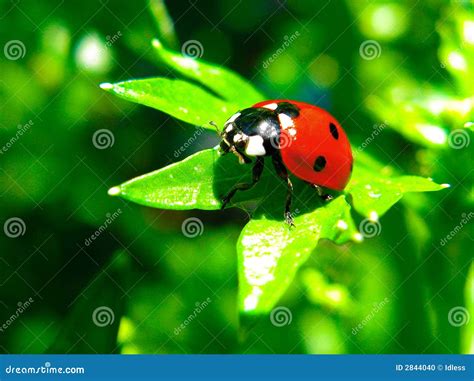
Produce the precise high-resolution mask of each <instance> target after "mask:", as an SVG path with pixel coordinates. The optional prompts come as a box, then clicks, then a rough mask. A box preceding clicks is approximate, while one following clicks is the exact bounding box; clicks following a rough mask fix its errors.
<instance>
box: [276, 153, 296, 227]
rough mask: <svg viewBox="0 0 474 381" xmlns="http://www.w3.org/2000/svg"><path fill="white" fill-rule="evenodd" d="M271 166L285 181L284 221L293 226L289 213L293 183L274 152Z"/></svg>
mask: <svg viewBox="0 0 474 381" xmlns="http://www.w3.org/2000/svg"><path fill="white" fill-rule="evenodd" d="M272 162H273V166H274V167H275V171H276V173H277V175H278V176H280V177H281V178H282V179H283V180H285V181H286V186H287V188H286V200H285V213H284V217H285V221H286V223H287V224H288V225H290V226H295V224H294V223H293V216H292V215H291V200H292V197H293V184H292V182H291V180H290V177H289V176H288V171H287V170H286V167H285V166H284V165H283V163H282V161H281V157H280V155H279V154H275V155H273V156H272Z"/></svg>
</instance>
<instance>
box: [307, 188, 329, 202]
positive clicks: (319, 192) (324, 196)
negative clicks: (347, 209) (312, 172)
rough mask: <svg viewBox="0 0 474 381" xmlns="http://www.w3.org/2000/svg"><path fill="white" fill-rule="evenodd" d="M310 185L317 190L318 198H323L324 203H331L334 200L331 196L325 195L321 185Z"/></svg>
mask: <svg viewBox="0 0 474 381" xmlns="http://www.w3.org/2000/svg"><path fill="white" fill-rule="evenodd" d="M310 185H311V186H312V187H313V188H314V189H316V192H317V193H318V196H319V197H321V198H322V200H323V201H331V200H332V199H333V198H334V197H332V196H331V195H330V194H327V193H325V192H324V190H323V188H321V187H320V186H319V185H316V184H310Z"/></svg>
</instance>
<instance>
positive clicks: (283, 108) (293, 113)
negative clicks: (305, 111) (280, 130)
mask: <svg viewBox="0 0 474 381" xmlns="http://www.w3.org/2000/svg"><path fill="white" fill-rule="evenodd" d="M275 113H276V114H286V115H288V116H289V117H290V118H296V117H298V116H299V115H300V109H299V108H298V107H297V106H296V105H294V104H293V103H290V102H280V103H278V105H277V108H276V110H275Z"/></svg>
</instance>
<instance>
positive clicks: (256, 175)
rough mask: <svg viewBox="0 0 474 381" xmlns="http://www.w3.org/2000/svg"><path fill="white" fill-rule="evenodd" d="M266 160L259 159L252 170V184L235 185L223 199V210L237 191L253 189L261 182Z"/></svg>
mask: <svg viewBox="0 0 474 381" xmlns="http://www.w3.org/2000/svg"><path fill="white" fill-rule="evenodd" d="M263 166H264V159H263V157H262V156H260V157H257V160H256V162H255V165H254V166H253V168H252V182H251V183H239V184H235V185H234V186H233V187H232V189H231V190H230V191H229V193H227V194H226V195H225V196H224V197H223V198H222V206H221V209H224V208H225V207H226V205H227V204H228V203H229V202H230V200H231V199H232V197H234V195H235V193H236V192H237V191H239V190H240V191H244V190H248V189H250V188H252V187H253V186H254V185H255V184H256V183H257V182H258V181H259V180H260V176H261V175H262V172H263Z"/></svg>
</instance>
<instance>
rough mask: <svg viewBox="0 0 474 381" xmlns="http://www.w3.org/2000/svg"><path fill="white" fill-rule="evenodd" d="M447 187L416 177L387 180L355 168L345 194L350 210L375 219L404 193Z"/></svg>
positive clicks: (379, 175)
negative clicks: (349, 197) (347, 195)
mask: <svg viewBox="0 0 474 381" xmlns="http://www.w3.org/2000/svg"><path fill="white" fill-rule="evenodd" d="M447 187H449V185H448V184H441V185H440V184H436V183H435V182H433V181H432V180H431V179H427V178H423V177H417V176H398V177H388V176H384V175H383V174H381V173H378V174H375V173H374V172H372V171H369V170H367V169H366V168H364V167H363V166H360V165H357V164H356V165H355V166H354V172H353V174H352V178H351V181H350V182H349V184H348V185H347V187H346V190H345V192H346V193H349V194H350V195H351V197H352V205H353V206H354V209H355V210H356V211H357V212H359V213H360V214H362V215H363V216H365V217H371V218H373V219H377V218H378V216H382V215H383V214H385V213H386V212H387V211H388V210H389V209H390V208H391V207H392V206H393V205H394V204H396V203H397V202H398V201H399V200H400V199H401V198H402V197H403V194H404V193H407V192H432V191H438V190H441V189H444V188H447Z"/></svg>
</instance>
